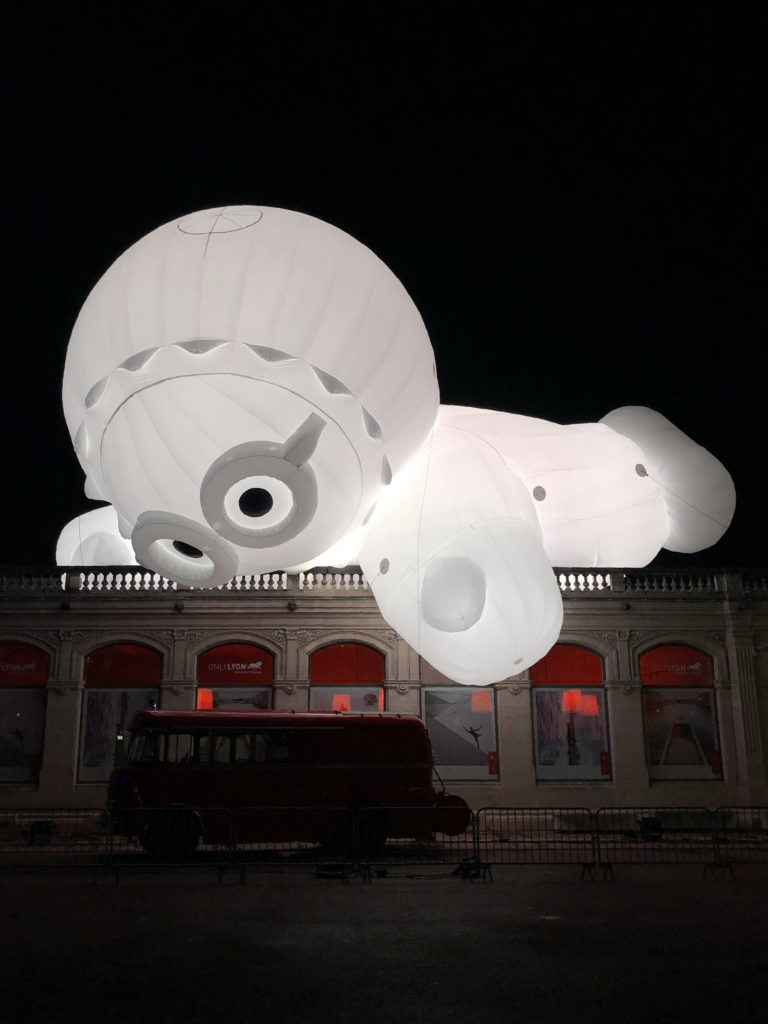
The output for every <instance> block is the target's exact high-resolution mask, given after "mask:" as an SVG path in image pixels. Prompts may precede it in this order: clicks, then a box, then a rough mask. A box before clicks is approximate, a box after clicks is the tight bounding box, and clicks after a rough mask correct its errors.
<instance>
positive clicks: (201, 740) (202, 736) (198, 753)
mask: <svg viewBox="0 0 768 1024" xmlns="http://www.w3.org/2000/svg"><path fill="white" fill-rule="evenodd" d="M195 760H196V761H197V762H199V763H200V764H210V763H211V737H210V734H209V733H207V732H206V733H199V734H198V735H197V736H195Z"/></svg>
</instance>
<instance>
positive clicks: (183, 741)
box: [165, 732, 193, 764]
mask: <svg viewBox="0 0 768 1024" xmlns="http://www.w3.org/2000/svg"><path fill="white" fill-rule="evenodd" d="M192 749H193V747H192V737H191V736H190V734H189V733H174V732H172V733H170V734H169V736H168V743H167V746H166V749H165V760H166V761H167V762H168V763H169V764H180V763H181V762H182V761H190V760H191V759H192Z"/></svg>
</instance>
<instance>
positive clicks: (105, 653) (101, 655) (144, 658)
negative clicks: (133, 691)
mask: <svg viewBox="0 0 768 1024" xmlns="http://www.w3.org/2000/svg"><path fill="white" fill-rule="evenodd" d="M162 672H163V659H162V656H161V655H160V654H158V652H157V651H153V650H151V649H150V648H149V647H141V646H140V645H139V644H110V645H109V647H101V648H99V650H98V651H94V652H93V653H92V654H89V655H88V657H87V659H86V662H85V685H86V686H92V687H96V688H98V689H103V688H106V687H111V686H114V687H117V688H118V689H122V690H124V689H126V688H129V687H133V686H138V687H145V688H146V687H152V686H159V685H160V678H161V676H162Z"/></svg>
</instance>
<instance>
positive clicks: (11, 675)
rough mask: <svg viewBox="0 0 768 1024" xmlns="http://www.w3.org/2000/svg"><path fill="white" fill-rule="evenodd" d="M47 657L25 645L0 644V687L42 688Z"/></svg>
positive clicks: (35, 648)
mask: <svg viewBox="0 0 768 1024" xmlns="http://www.w3.org/2000/svg"><path fill="white" fill-rule="evenodd" d="M47 678H48V655H47V654H46V653H45V651H40V650H38V649H37V647H29V646H28V645H27V644H0V686H44V685H45V681H46V680H47Z"/></svg>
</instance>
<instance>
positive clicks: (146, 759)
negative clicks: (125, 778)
mask: <svg viewBox="0 0 768 1024" xmlns="http://www.w3.org/2000/svg"><path fill="white" fill-rule="evenodd" d="M160 739H161V736H160V733H157V732H148V731H147V730H145V729H137V730H136V731H134V733H133V735H132V737H131V742H130V744H129V746H128V760H129V761H137V762H140V763H142V764H148V763H150V762H151V761H157V759H158V752H159V749H160Z"/></svg>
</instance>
